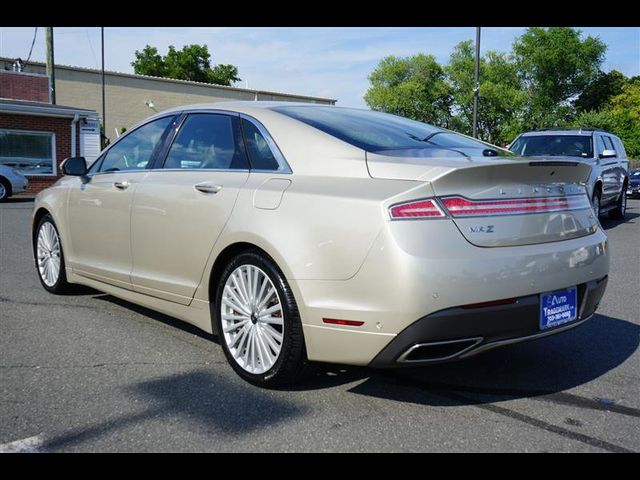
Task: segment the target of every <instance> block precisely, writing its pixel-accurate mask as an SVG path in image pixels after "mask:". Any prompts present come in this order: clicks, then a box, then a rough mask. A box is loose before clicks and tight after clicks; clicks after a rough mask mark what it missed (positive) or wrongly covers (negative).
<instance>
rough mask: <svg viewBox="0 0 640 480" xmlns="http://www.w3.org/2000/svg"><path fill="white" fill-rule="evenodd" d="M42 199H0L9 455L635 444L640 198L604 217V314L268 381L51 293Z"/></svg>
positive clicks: (131, 319) (158, 331)
mask: <svg viewBox="0 0 640 480" xmlns="http://www.w3.org/2000/svg"><path fill="white" fill-rule="evenodd" d="M32 208H33V203H32V202H31V201H26V200H21V199H17V200H12V201H10V202H9V203H5V204H2V205H0V329H1V330H0V452H16V451H39V452H43V451H44V452H50V451H53V452H57V451H85V452H95V451H103V452H128V451H144V452H146V451H161V452H163V451H179V452H182V451H195V452H201V451H207V452H223V451H246V452H273V451H337V452H351V451H374V452H405V451H454V452H464V451H466V452H477V451H504V452H511V451H519V452H522V451H524V452H628V451H636V452H638V451H640V353H639V350H638V344H639V343H640V298H639V285H640V201H638V200H632V201H630V202H629V211H628V216H627V219H626V221H625V222H618V221H611V220H603V221H602V223H603V226H604V228H605V229H606V231H607V233H608V235H609V240H610V248H611V254H612V263H611V273H610V278H609V285H608V289H607V292H606V294H605V297H604V300H603V302H602V304H601V305H600V308H599V310H598V314H597V315H596V316H595V317H594V318H592V319H591V320H589V321H588V322H587V323H585V324H584V325H582V326H580V327H578V328H576V329H574V330H570V331H568V332H565V333H560V334H558V335H555V336H552V337H548V338H544V339H540V340H536V341H533V342H529V343H523V344H518V345H512V346H508V347H504V348H501V349H496V350H492V351H490V352H487V353H485V354H482V355H479V356H477V357H474V358H471V359H468V360H466V361H463V362H458V363H450V364H443V365H433V366H429V367H423V368H419V369H410V370H390V371H374V370H370V369H366V368H354V367H342V366H332V365H326V366H322V368H319V369H318V372H317V373H316V374H315V375H314V376H312V377H311V378H310V379H308V380H307V381H305V382H303V383H302V384H300V385H298V386H296V387H295V388H288V389H284V390H277V391H273V390H263V389H260V388H257V387H253V386H251V385H249V384H247V383H245V382H244V381H242V380H241V379H240V378H238V377H237V376H236V375H235V374H234V372H233V371H232V369H231V368H230V367H229V366H228V365H227V362H226V359H225V357H224V354H223V352H222V350H221V348H220V347H219V345H218V344H217V343H216V342H217V339H216V338H215V337H213V336H211V335H208V334H205V333H201V332H200V331H199V330H197V329H195V328H192V327H190V326H188V325H187V324H184V323H182V322H179V321H178V320H175V319H172V318H170V317H167V316H165V315H161V314H158V313H155V312H152V311H150V310H147V309H145V308H142V307H138V306H136V305H133V304H130V303H127V302H124V301H121V300H118V299H116V298H114V297H112V296H110V295H106V294H102V293H100V292H97V291H94V290H89V289H86V290H83V291H82V292H80V293H79V294H76V295H68V296H54V295H50V294H48V293H47V292H46V291H45V290H44V289H43V288H42V287H41V286H40V284H39V281H38V278H37V274H36V271H35V268H34V265H33V260H32V256H31V250H30V249H31V247H30V233H29V228H30V227H29V221H30V214H31V211H32Z"/></svg>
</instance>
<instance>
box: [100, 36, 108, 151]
mask: <svg viewBox="0 0 640 480" xmlns="http://www.w3.org/2000/svg"><path fill="white" fill-rule="evenodd" d="M100 39H101V40H102V70H101V72H100V82H101V83H102V132H101V135H100V143H101V144H102V147H103V148H104V146H105V145H104V143H105V142H104V137H105V136H106V132H107V112H106V106H105V101H104V27H100Z"/></svg>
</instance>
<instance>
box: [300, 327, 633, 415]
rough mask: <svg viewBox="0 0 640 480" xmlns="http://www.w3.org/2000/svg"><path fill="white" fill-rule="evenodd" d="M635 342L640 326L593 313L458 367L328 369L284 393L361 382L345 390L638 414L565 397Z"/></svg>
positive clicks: (441, 402)
mask: <svg viewBox="0 0 640 480" xmlns="http://www.w3.org/2000/svg"><path fill="white" fill-rule="evenodd" d="M639 344H640V326H638V325H636V324H634V323H631V322H628V321H625V320H620V319H616V318H612V317H608V316H604V315H596V316H594V317H593V318H592V319H591V320H589V321H588V322H586V323H585V324H584V325H582V326H580V327H578V328H576V329H574V330H569V331H567V332H564V333H559V334H557V335H554V336H551V337H546V338H542V339H538V340H534V341H530V342H526V343H521V344H515V345H510V346H505V347H501V348H498V349H495V350H491V351H489V352H486V353H483V354H480V355H478V356H476V357H471V358H469V359H466V360H463V361H458V362H452V363H442V364H434V365H430V366H424V367H419V368H399V369H388V370H387V369H385V370H374V369H367V368H356V367H348V366H329V365H327V366H324V367H321V368H319V371H318V372H317V373H316V375H315V376H314V377H312V378H310V379H309V380H308V381H306V382H304V383H302V384H300V385H298V386H296V387H293V388H291V389H292V390H305V389H322V388H330V387H334V386H337V385H341V384H348V383H350V382H356V381H359V380H362V379H365V381H364V382H361V383H358V384H357V385H355V386H353V387H351V388H350V389H349V391H350V392H351V393H355V394H359V395H367V396H372V397H377V398H383V399H387V400H393V401H400V402H410V403H417V404H424V405H431V406H460V405H478V404H486V403H495V402H501V401H507V400H514V399H518V398H530V397H540V399H543V400H545V401H552V402H555V403H564V404H572V405H576V406H582V407H585V408H593V409H596V410H612V409H613V410H615V409H616V408H617V409H619V410H622V411H623V412H628V413H629V412H630V414H632V416H638V417H640V410H637V409H632V408H628V407H622V406H621V407H617V406H616V405H615V404H614V403H615V399H609V398H603V399H592V398H584V397H579V396H577V395H573V394H570V393H565V391H566V390H570V389H572V388H575V387H577V386H579V385H582V384H585V383H588V382H591V381H593V380H595V379H597V378H598V377H600V376H602V375H604V374H605V373H607V372H608V371H609V370H612V369H614V368H616V367H617V366H619V365H620V364H622V363H624V362H625V361H626V360H627V359H628V358H629V357H631V355H632V354H633V353H634V352H635V351H636V349H637V348H638V345H639ZM609 400H611V401H609ZM612 402H613V403H612Z"/></svg>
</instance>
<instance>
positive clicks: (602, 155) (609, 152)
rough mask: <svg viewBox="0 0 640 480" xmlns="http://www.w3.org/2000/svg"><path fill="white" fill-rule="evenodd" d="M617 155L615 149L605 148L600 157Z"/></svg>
mask: <svg viewBox="0 0 640 480" xmlns="http://www.w3.org/2000/svg"><path fill="white" fill-rule="evenodd" d="M615 156H616V151H615V150H605V151H604V152H602V153H601V154H600V158H611V157H615Z"/></svg>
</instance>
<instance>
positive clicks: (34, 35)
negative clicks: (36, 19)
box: [24, 27, 38, 65]
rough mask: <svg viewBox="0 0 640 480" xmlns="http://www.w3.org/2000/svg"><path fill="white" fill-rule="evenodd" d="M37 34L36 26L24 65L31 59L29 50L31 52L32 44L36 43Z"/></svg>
mask: <svg viewBox="0 0 640 480" xmlns="http://www.w3.org/2000/svg"><path fill="white" fill-rule="evenodd" d="M37 36H38V27H36V30H35V31H34V32H33V40H32V41H31V48H30V49H29V55H28V56H27V61H26V62H24V63H25V65H26V64H27V63H29V60H31V52H33V46H34V45H35V44H36V37H37Z"/></svg>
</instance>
